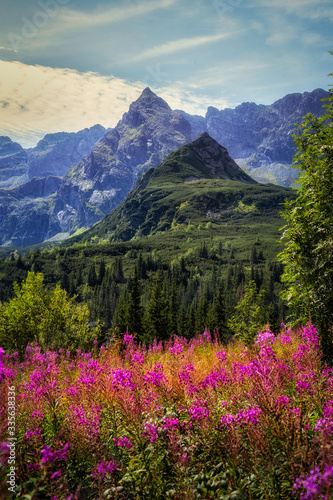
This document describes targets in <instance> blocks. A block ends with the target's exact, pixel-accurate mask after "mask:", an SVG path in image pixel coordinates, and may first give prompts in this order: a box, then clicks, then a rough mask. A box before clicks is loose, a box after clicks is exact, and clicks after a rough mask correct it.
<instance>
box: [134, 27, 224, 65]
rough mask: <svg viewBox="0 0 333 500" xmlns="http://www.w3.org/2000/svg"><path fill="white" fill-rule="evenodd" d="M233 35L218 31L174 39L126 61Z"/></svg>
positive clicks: (174, 50) (190, 47) (171, 51)
mask: <svg viewBox="0 0 333 500" xmlns="http://www.w3.org/2000/svg"><path fill="white" fill-rule="evenodd" d="M232 35H234V33H218V34H216V35H206V36H198V37H193V38H180V39H178V40H172V41H170V42H167V43H164V44H162V45H158V46H156V47H153V48H152V49H148V50H145V51H144V52H142V53H141V54H138V55H137V56H134V57H132V58H130V59H127V61H125V63H126V64H127V63H129V62H138V61H142V60H145V59H151V58H156V57H162V56H165V55H169V54H174V53H176V52H182V51H183V50H188V49H194V48H195V47H199V46H202V45H207V44H209V43H215V42H218V41H220V40H223V39H225V38H230V37H231V36H232Z"/></svg>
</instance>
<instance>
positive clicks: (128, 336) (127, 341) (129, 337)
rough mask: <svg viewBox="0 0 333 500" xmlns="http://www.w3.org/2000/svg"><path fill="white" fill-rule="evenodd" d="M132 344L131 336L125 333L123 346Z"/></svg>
mask: <svg viewBox="0 0 333 500" xmlns="http://www.w3.org/2000/svg"><path fill="white" fill-rule="evenodd" d="M133 342H134V339H133V335H128V334H127V333H125V335H124V340H123V344H125V345H129V344H133Z"/></svg>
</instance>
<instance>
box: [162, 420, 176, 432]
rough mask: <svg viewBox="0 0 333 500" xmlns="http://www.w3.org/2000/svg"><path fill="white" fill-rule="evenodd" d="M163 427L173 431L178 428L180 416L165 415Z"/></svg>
mask: <svg viewBox="0 0 333 500" xmlns="http://www.w3.org/2000/svg"><path fill="white" fill-rule="evenodd" d="M163 427H164V429H167V430H168V431H172V430H173V429H178V427H179V420H178V418H171V417H164V422H163Z"/></svg>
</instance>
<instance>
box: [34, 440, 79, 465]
mask: <svg viewBox="0 0 333 500" xmlns="http://www.w3.org/2000/svg"><path fill="white" fill-rule="evenodd" d="M70 446H71V445H70V443H66V444H65V445H64V447H63V448H62V449H61V450H56V451H54V452H52V448H50V446H47V445H46V444H44V446H43V449H42V450H41V451H40V452H39V453H40V454H41V455H42V462H43V463H45V464H53V463H54V462H55V461H56V460H67V459H68V455H67V452H68V450H69V448H70Z"/></svg>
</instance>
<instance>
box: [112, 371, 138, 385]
mask: <svg viewBox="0 0 333 500" xmlns="http://www.w3.org/2000/svg"><path fill="white" fill-rule="evenodd" d="M112 385H113V387H114V388H115V389H120V388H126V387H127V388H129V389H131V390H134V389H135V384H134V382H133V379H132V372H130V371H129V370H122V369H118V370H112Z"/></svg>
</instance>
